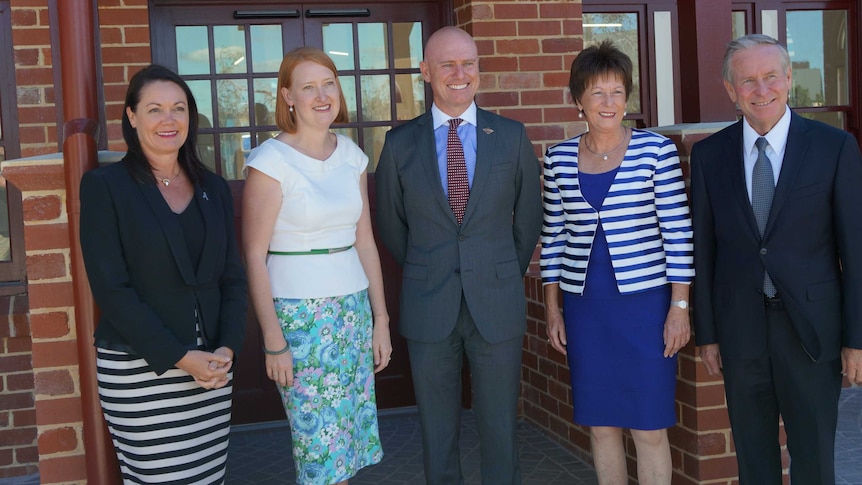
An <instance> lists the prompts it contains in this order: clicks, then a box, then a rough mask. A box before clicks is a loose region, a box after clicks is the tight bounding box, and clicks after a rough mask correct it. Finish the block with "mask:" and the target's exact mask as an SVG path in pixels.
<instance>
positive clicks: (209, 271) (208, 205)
mask: <svg viewBox="0 0 862 485" xmlns="http://www.w3.org/2000/svg"><path fill="white" fill-rule="evenodd" d="M210 189H212V188H210ZM214 195H215V192H214V191H213V190H211V191H210V194H207V187H206V186H204V185H203V182H201V183H200V184H195V199H197V203H198V207H200V210H201V214H202V216H203V219H204V227H205V228H206V229H205V231H206V232H205V233H204V247H203V249H202V250H201V257H200V262H199V263H198V268H197V281H199V282H202V281H209V280H211V279H212V277H213V271H215V268H216V267H217V266H218V265H217V261H216V258H217V257H218V255H219V251H218V245H219V244H221V242H220V241H219V238H218V236H217V234H223V233H224V231H222V232H218V231H217V230H216V229H217V228H219V227H220V226H219V224H220V220H219V217H218V199H216V198H215V197H214ZM226 197H230V193H228V194H227V195H226ZM231 222H233V221H231Z"/></svg>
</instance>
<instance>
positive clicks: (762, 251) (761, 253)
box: [760, 248, 768, 256]
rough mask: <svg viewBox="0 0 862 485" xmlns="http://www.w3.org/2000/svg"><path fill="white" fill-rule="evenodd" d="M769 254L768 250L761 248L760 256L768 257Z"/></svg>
mask: <svg viewBox="0 0 862 485" xmlns="http://www.w3.org/2000/svg"><path fill="white" fill-rule="evenodd" d="M767 252H768V251H767V250H766V248H760V255H761V256H766V253H767Z"/></svg>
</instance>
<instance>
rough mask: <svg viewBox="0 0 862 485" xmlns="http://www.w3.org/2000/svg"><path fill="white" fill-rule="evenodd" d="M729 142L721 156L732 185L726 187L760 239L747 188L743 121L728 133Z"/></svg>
mask: <svg viewBox="0 0 862 485" xmlns="http://www.w3.org/2000/svg"><path fill="white" fill-rule="evenodd" d="M728 137H729V140H728V142H727V143H725V144H724V152H723V153H722V154H721V155H720V156H721V158H722V159H724V160H727V161H728V163H724V164H723V166H724V168H725V170H726V172H727V176H728V177H730V183H728V184H727V185H726V186H728V187H731V190H732V191H733V194H732V198H733V200H735V201H736V202H737V203H738V204H739V209H740V210H741V212H742V214H743V218H744V219H745V223H746V225H748V228H749V230H751V232H752V233H754V235H755V237H757V239H758V240H759V239H760V230H759V229H758V228H757V219H755V218H754V209H752V207H751V199H750V198H749V197H748V188H747V187H746V186H745V153H744V151H745V147H744V146H743V143H742V121H738V122H737V123H736V124H735V125H733V129H732V130H730V131H729V132H728Z"/></svg>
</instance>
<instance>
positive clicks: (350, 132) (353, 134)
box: [332, 128, 371, 163]
mask: <svg viewBox="0 0 862 485" xmlns="http://www.w3.org/2000/svg"><path fill="white" fill-rule="evenodd" d="M332 132H333V133H339V134H341V135H344V136H346V137H347V138H350V139H351V140H353V143H356V144H357V145H358V144H359V135H358V133H357V131H356V128H333V129H332ZM368 163H371V160H369V161H368Z"/></svg>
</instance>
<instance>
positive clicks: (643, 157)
mask: <svg viewBox="0 0 862 485" xmlns="http://www.w3.org/2000/svg"><path fill="white" fill-rule="evenodd" d="M580 140H581V136H577V137H575V138H572V139H569V140H566V141H564V142H562V143H559V144H557V145H554V146H552V147H551V148H549V149H548V152H547V153H546V154H545V163H544V189H545V190H544V194H543V198H544V202H543V203H544V211H545V217H544V223H543V225H542V237H541V241H542V257H541V269H542V282H543V283H544V284H549V283H559V284H560V288H562V289H563V290H564V291H568V292H571V293H575V294H579V295H580V294H582V293H583V291H584V280H585V279H586V273H587V263H588V261H589V256H590V249H591V247H592V244H593V238H594V237H595V234H596V229H597V226H598V224H599V222H601V224H602V228H603V229H604V231H605V236H606V237H607V240H608V247H609V249H610V255H611V262H612V264H613V267H614V273H615V275H616V280H617V287H618V288H619V290H620V293H623V294H626V293H635V292H638V291H643V290H647V289H650V288H655V287H659V286H662V285H664V284H667V283H683V284H688V283H691V281H692V279H693V278H694V265H693V261H692V230H691V218H690V217H689V209H688V202H687V198H686V193H685V182H684V181H683V176H682V170H681V169H680V165H679V157H678V155H677V152H676V146H674V144H673V142H671V141H670V140H669V139H667V138H665V137H663V136H661V135H658V134H656V133H652V132H649V131H645V130H638V129H634V130H632V137H631V141H630V142H629V145H628V148H627V149H626V154H625V157H624V159H623V162H622V164H621V165H620V168H619V170H618V171H617V174H616V177H615V179H614V181H613V184H612V185H611V187H610V190H609V191H608V195H607V197H606V198H605V201H604V204H603V205H602V207H601V210H599V211H596V209H594V208H593V207H592V206H591V205H590V204H589V203H587V201H586V200H585V199H584V196H583V194H581V190H580V186H579V184H578V144H579V143H580Z"/></svg>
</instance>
